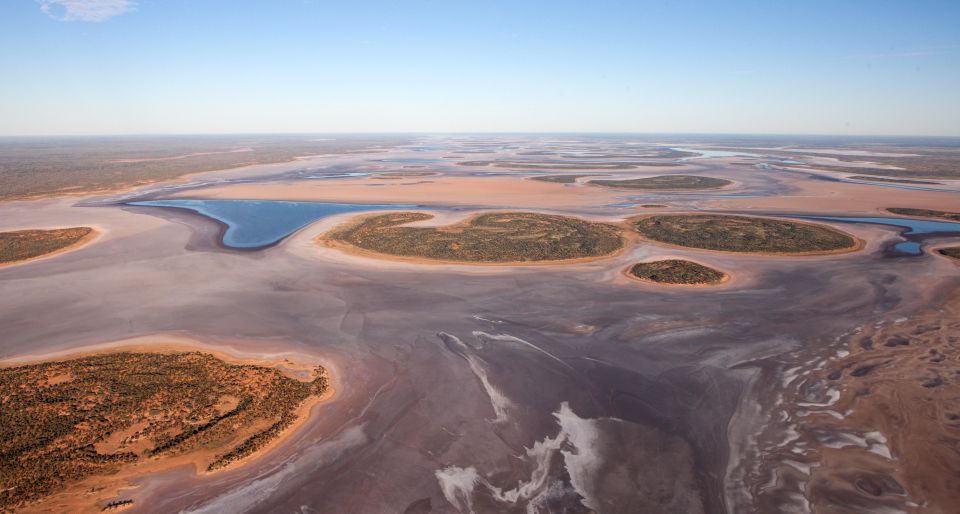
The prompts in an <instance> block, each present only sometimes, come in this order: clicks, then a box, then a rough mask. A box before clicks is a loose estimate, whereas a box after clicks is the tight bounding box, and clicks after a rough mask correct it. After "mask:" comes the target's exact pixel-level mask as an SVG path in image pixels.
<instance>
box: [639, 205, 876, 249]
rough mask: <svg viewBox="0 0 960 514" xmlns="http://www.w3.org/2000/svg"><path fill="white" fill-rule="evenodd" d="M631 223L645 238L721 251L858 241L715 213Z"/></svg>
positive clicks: (854, 244) (814, 228)
mask: <svg viewBox="0 0 960 514" xmlns="http://www.w3.org/2000/svg"><path fill="white" fill-rule="evenodd" d="M630 223H631V225H632V226H633V227H634V228H635V229H636V230H637V232H639V233H640V234H641V235H642V236H644V237H646V238H647V239H651V240H654V241H659V242H662V243H668V244H673V245H678V246H685V247H688V248H700V249H704V250H717V251H722V252H740V253H768V254H795V255H803V254H819V253H834V252H841V251H848V250H854V249H857V248H858V247H859V246H860V243H859V241H858V240H857V239H856V238H854V237H853V236H851V235H849V234H846V233H844V232H841V231H839V230H836V229H834V228H831V227H827V226H823V225H817V224H812V223H800V222H794V221H786V220H779V219H771V218H755V217H748V216H733V215H718V214H662V215H651V216H640V217H636V218H632V219H631V220H630Z"/></svg>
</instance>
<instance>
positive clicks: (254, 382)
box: [0, 352, 327, 510]
mask: <svg viewBox="0 0 960 514" xmlns="http://www.w3.org/2000/svg"><path fill="white" fill-rule="evenodd" d="M326 388H327V375H326V373H325V371H324V370H322V369H320V368H318V369H317V370H316V378H315V379H314V380H313V381H312V382H303V381H300V380H296V379H293V378H290V377H288V376H286V375H284V374H283V373H282V372H280V371H279V370H278V369H275V368H271V367H266V366H256V365H247V364H230V363H227V362H224V361H222V360H220V359H218V358H216V357H214V356H212V355H210V354H206V353H202V352H182V353H148V352H118V353H111V354H103V355H92V356H87V357H80V358H75V359H70V360H63V361H52V362H44V363H39V364H29V365H24V366H17V367H10V368H0V400H2V401H0V509H2V510H6V509H16V508H17V507H18V506H22V505H24V504H25V503H27V502H31V501H34V500H38V499H41V498H42V497H44V496H47V495H49V494H52V493H55V492H57V491H60V490H63V489H64V488H66V487H67V486H69V485H70V484H72V483H76V482H78V481H80V480H82V479H84V478H87V477H89V476H94V475H105V474H110V473H113V472H116V471H117V470H119V469H120V468H121V467H122V466H123V465H124V464H126V463H132V462H138V461H141V460H144V459H147V458H164V457H167V456H171V455H183V454H190V453H193V452H197V451H200V450H204V451H210V450H213V451H217V450H225V451H224V452H223V453H222V454H221V455H220V456H218V457H217V458H216V459H215V460H214V462H215V463H217V466H216V467H222V466H225V465H228V464H229V463H230V462H233V461H234V460H236V459H238V458H242V457H243V456H245V455H249V454H250V453H251V452H252V451H254V450H255V449H258V448H260V447H262V446H263V445H264V444H265V443H266V442H267V441H269V440H270V439H272V438H273V437H275V436H276V435H277V434H278V433H279V432H280V430H281V429H282V428H283V427H286V426H288V425H289V424H290V423H292V422H293V421H294V419H295V418H296V409H297V408H298V407H299V406H300V404H301V403H303V401H304V400H306V399H307V398H308V397H310V396H313V395H320V394H322V393H323V392H324V391H325V390H326ZM265 423H269V424H270V426H271V429H268V431H263V432H259V433H257V434H255V435H253V436H250V435H248V434H249V432H250V431H251V430H253V429H254V428H253V427H262V426H263V425H264V424H265ZM274 427H277V428H276V429H274ZM261 434H262V435H261ZM251 439H253V441H252V442H251Z"/></svg>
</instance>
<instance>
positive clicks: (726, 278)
mask: <svg viewBox="0 0 960 514" xmlns="http://www.w3.org/2000/svg"><path fill="white" fill-rule="evenodd" d="M661 260H664V259H662V258H659V257H658V258H657V259H655V260H652V261H640V262H636V263H634V264H631V265H629V266H627V267H626V268H623V269H621V270H620V274H621V275H623V276H625V277H627V278H628V279H630V280H632V281H634V282H640V283H643V284H649V285H653V286H660V287H677V288H680V289H710V288H714V287H720V286H726V285H729V284H730V283H731V282H733V275H732V274H731V273H729V272H726V271H723V270H717V271H719V272H721V273H723V278H721V279H720V280H718V281H717V282H711V283H709V284H674V283H670V282H657V281H655V280H647V279H645V278H640V277H638V276H636V275H634V274H633V273H630V270H631V269H633V266H634V265H635V264H643V263H646V262H657V261H661ZM683 260H686V261H690V262H695V263H697V264H700V265H701V266H707V267H711V266H708V265H707V264H705V263H702V262H698V261H696V260H694V259H689V258H687V257H684V258H683Z"/></svg>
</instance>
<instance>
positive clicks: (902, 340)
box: [883, 336, 910, 348]
mask: <svg viewBox="0 0 960 514" xmlns="http://www.w3.org/2000/svg"><path fill="white" fill-rule="evenodd" d="M909 344H910V340H909V339H907V338H906V337H903V336H894V337H891V338H889V339H887V342H885V343H883V345H884V346H886V347H888V348H896V347H897V346H907V345H909Z"/></svg>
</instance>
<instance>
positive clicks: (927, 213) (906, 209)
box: [887, 207, 960, 221]
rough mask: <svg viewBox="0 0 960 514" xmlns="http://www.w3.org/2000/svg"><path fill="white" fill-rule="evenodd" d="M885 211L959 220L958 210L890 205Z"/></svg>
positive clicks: (920, 216) (917, 216)
mask: <svg viewBox="0 0 960 514" xmlns="http://www.w3.org/2000/svg"><path fill="white" fill-rule="evenodd" d="M887 212H891V213H893V214H899V215H901V216H913V217H915V218H939V219H942V220H947V221H960V212H950V211H935V210H931V209H913V208H909V207H890V208H888V209H887Z"/></svg>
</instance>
